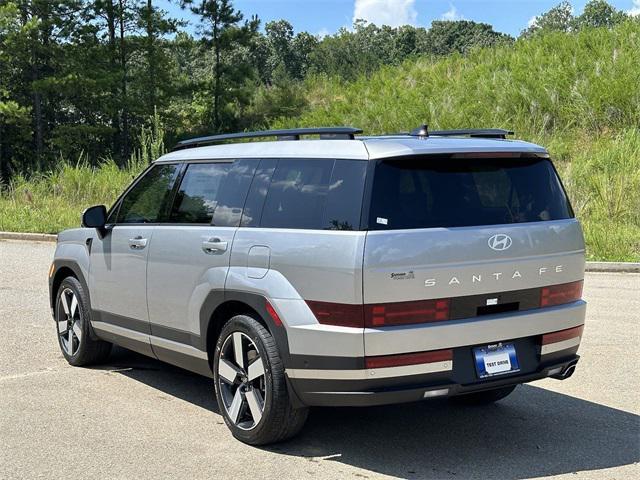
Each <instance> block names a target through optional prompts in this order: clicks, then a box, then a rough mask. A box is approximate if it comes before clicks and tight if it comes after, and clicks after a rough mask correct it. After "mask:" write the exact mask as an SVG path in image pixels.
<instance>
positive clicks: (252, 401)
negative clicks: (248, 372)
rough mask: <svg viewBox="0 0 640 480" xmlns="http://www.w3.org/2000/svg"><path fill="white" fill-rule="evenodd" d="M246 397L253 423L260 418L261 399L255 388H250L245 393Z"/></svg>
mask: <svg viewBox="0 0 640 480" xmlns="http://www.w3.org/2000/svg"><path fill="white" fill-rule="evenodd" d="M245 396H246V398H247V403H248V404H249V411H251V416H252V417H253V421H254V423H256V424H257V423H258V422H259V421H260V419H261V418H262V408H263V406H262V399H261V398H260V395H259V394H258V391H257V390H255V389H251V390H249V391H248V392H246V393H245Z"/></svg>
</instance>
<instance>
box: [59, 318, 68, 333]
mask: <svg viewBox="0 0 640 480" xmlns="http://www.w3.org/2000/svg"><path fill="white" fill-rule="evenodd" d="M68 327H69V322H67V321H66V320H60V321H59V322H58V333H65V332H66V331H67V328H68Z"/></svg>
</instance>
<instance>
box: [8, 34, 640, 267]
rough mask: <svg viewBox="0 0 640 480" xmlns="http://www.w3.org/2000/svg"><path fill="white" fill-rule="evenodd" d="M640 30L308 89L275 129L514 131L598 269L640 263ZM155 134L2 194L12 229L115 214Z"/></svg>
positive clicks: (315, 82)
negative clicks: (569, 207) (136, 146)
mask: <svg viewBox="0 0 640 480" xmlns="http://www.w3.org/2000/svg"><path fill="white" fill-rule="evenodd" d="M639 52H640V22H639V21H630V22H628V23H625V24H623V25H620V26H618V27H616V28H615V29H613V30H607V29H590V30H584V31H582V32H580V33H577V34H562V33H557V34H548V35H544V36H538V37H536V38H533V39H531V40H523V41H518V42H516V44H515V45H514V46H511V47H509V46H504V47H496V48H485V49H478V50H475V51H473V52H471V53H470V54H468V55H467V56H461V55H452V56H450V57H447V58H444V59H441V58H438V59H435V58H434V59H432V58H420V59H418V60H414V61H408V62H406V63H404V64H403V65H401V66H399V67H385V68H382V69H381V70H380V71H379V72H377V73H376V74H374V75H373V76H371V77H364V76H363V77H361V78H359V79H357V80H355V81H353V82H348V83H347V82H344V81H341V80H340V79H334V78H326V77H315V78H311V79H308V80H307V81H306V82H305V90H306V92H307V97H308V98H307V100H308V102H309V105H310V107H309V108H308V110H307V111H305V112H304V113H303V114H302V115H301V116H300V117H296V118H283V119H279V120H278V121H277V122H275V124H274V125H273V127H275V128H278V127H293V126H319V125H356V126H361V127H363V128H365V130H366V133H388V132H397V131H403V130H407V129H410V128H412V127H415V126H417V125H419V124H422V123H425V122H426V123H428V124H429V125H430V127H431V128H457V127H502V128H509V129H514V130H516V132H517V136H518V137H519V138H523V139H527V140H530V141H533V142H536V143H540V144H543V145H545V146H546V147H547V148H548V149H549V151H550V152H551V154H552V156H553V158H554V160H555V162H556V166H557V167H558V170H559V171H560V174H561V176H562V178H563V181H564V183H565V185H566V187H567V190H568V191H569V195H570V197H571V200H572V203H573V206H574V209H575V210H576V213H577V215H578V217H579V218H580V219H581V220H582V222H583V225H584V229H585V238H586V241H587V254H588V257H589V258H590V259H598V260H628V261H640V131H639V130H638V129H639V127H640V53H639ZM156 122H158V119H157V116H156V119H155V121H154V122H152V124H153V126H152V127H151V128H149V129H147V130H145V132H144V133H143V138H142V139H141V142H140V143H141V145H142V146H141V148H140V151H139V152H138V153H137V154H135V155H134V156H133V158H132V160H131V161H130V163H129V164H128V165H127V166H126V168H124V169H120V168H118V167H117V166H116V165H115V164H114V163H113V162H112V161H105V162H104V163H103V164H102V165H100V166H99V167H96V168H93V167H90V166H88V163H87V161H86V158H84V157H83V156H81V157H80V159H79V160H78V161H77V162H76V163H75V164H70V163H68V162H62V163H61V164H60V165H59V166H58V167H57V168H56V169H55V170H54V171H53V172H50V173H47V174H40V175H36V176H34V177H31V178H24V177H17V178H15V179H14V180H13V182H12V183H11V185H10V186H9V187H8V188H5V189H4V190H3V191H2V192H1V193H0V230H12V231H27V232H52V233H53V232H58V231H60V230H62V229H64V228H68V227H72V226H77V225H78V224H79V218H80V213H81V211H82V210H83V209H84V208H85V207H87V206H89V205H92V204H97V203H105V204H110V203H111V202H112V201H113V200H114V199H115V198H116V197H117V195H118V194H119V193H120V192H121V191H122V190H123V189H124V188H125V186H126V185H127V184H128V183H129V182H130V181H131V179H132V178H133V177H134V176H135V175H136V174H137V173H138V172H139V171H140V170H141V169H142V168H143V167H144V166H145V165H146V164H147V163H148V162H149V160H150V159H153V158H156V157H157V156H158V155H160V154H161V153H162V152H163V147H162V141H161V138H162V128H161V125H159V124H157V123H156Z"/></svg>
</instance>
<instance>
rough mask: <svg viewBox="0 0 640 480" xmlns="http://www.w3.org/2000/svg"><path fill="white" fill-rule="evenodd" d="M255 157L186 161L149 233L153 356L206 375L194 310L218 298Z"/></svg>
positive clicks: (202, 341)
mask: <svg viewBox="0 0 640 480" xmlns="http://www.w3.org/2000/svg"><path fill="white" fill-rule="evenodd" d="M256 164H257V161H255V160H238V161H235V162H230V161H225V162H197V163H190V164H188V165H187V166H186V169H185V171H184V174H183V175H182V179H181V180H180V186H179V188H178V189H177V193H176V195H175V200H174V202H173V206H172V208H171V213H170V215H169V217H168V220H167V223H164V224H162V225H158V226H157V227H156V228H155V230H154V232H153V242H152V244H151V248H150V251H149V262H148V267H147V298H148V304H149V320H150V322H151V335H152V336H151V344H152V346H153V350H154V352H155V354H156V356H157V357H158V358H159V359H161V360H164V361H166V362H169V363H173V364H176V365H180V366H182V367H184V368H188V369H191V370H193V371H196V372H199V373H204V374H210V370H209V367H208V363H207V348H206V339H205V338H203V336H202V335H201V328H200V323H201V319H200V308H201V307H202V305H203V304H204V303H205V301H206V299H207V297H208V296H210V295H212V294H213V295H220V298H222V296H223V295H224V285H225V280H226V276H227V272H228V270H229V257H230V253H231V245H232V243H233V238H234V235H235V232H236V229H237V226H238V225H239V223H240V217H241V215H242V208H243V205H244V201H245V197H246V194H247V191H248V189H249V185H250V183H251V179H252V177H253V172H254V170H255V166H256Z"/></svg>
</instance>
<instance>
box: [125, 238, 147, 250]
mask: <svg viewBox="0 0 640 480" xmlns="http://www.w3.org/2000/svg"><path fill="white" fill-rule="evenodd" d="M146 246H147V239H146V238H142V236H141V235H138V236H137V237H135V238H130V239H129V247H130V248H131V249H133V250H142V249H143V248H144V247H146Z"/></svg>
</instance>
